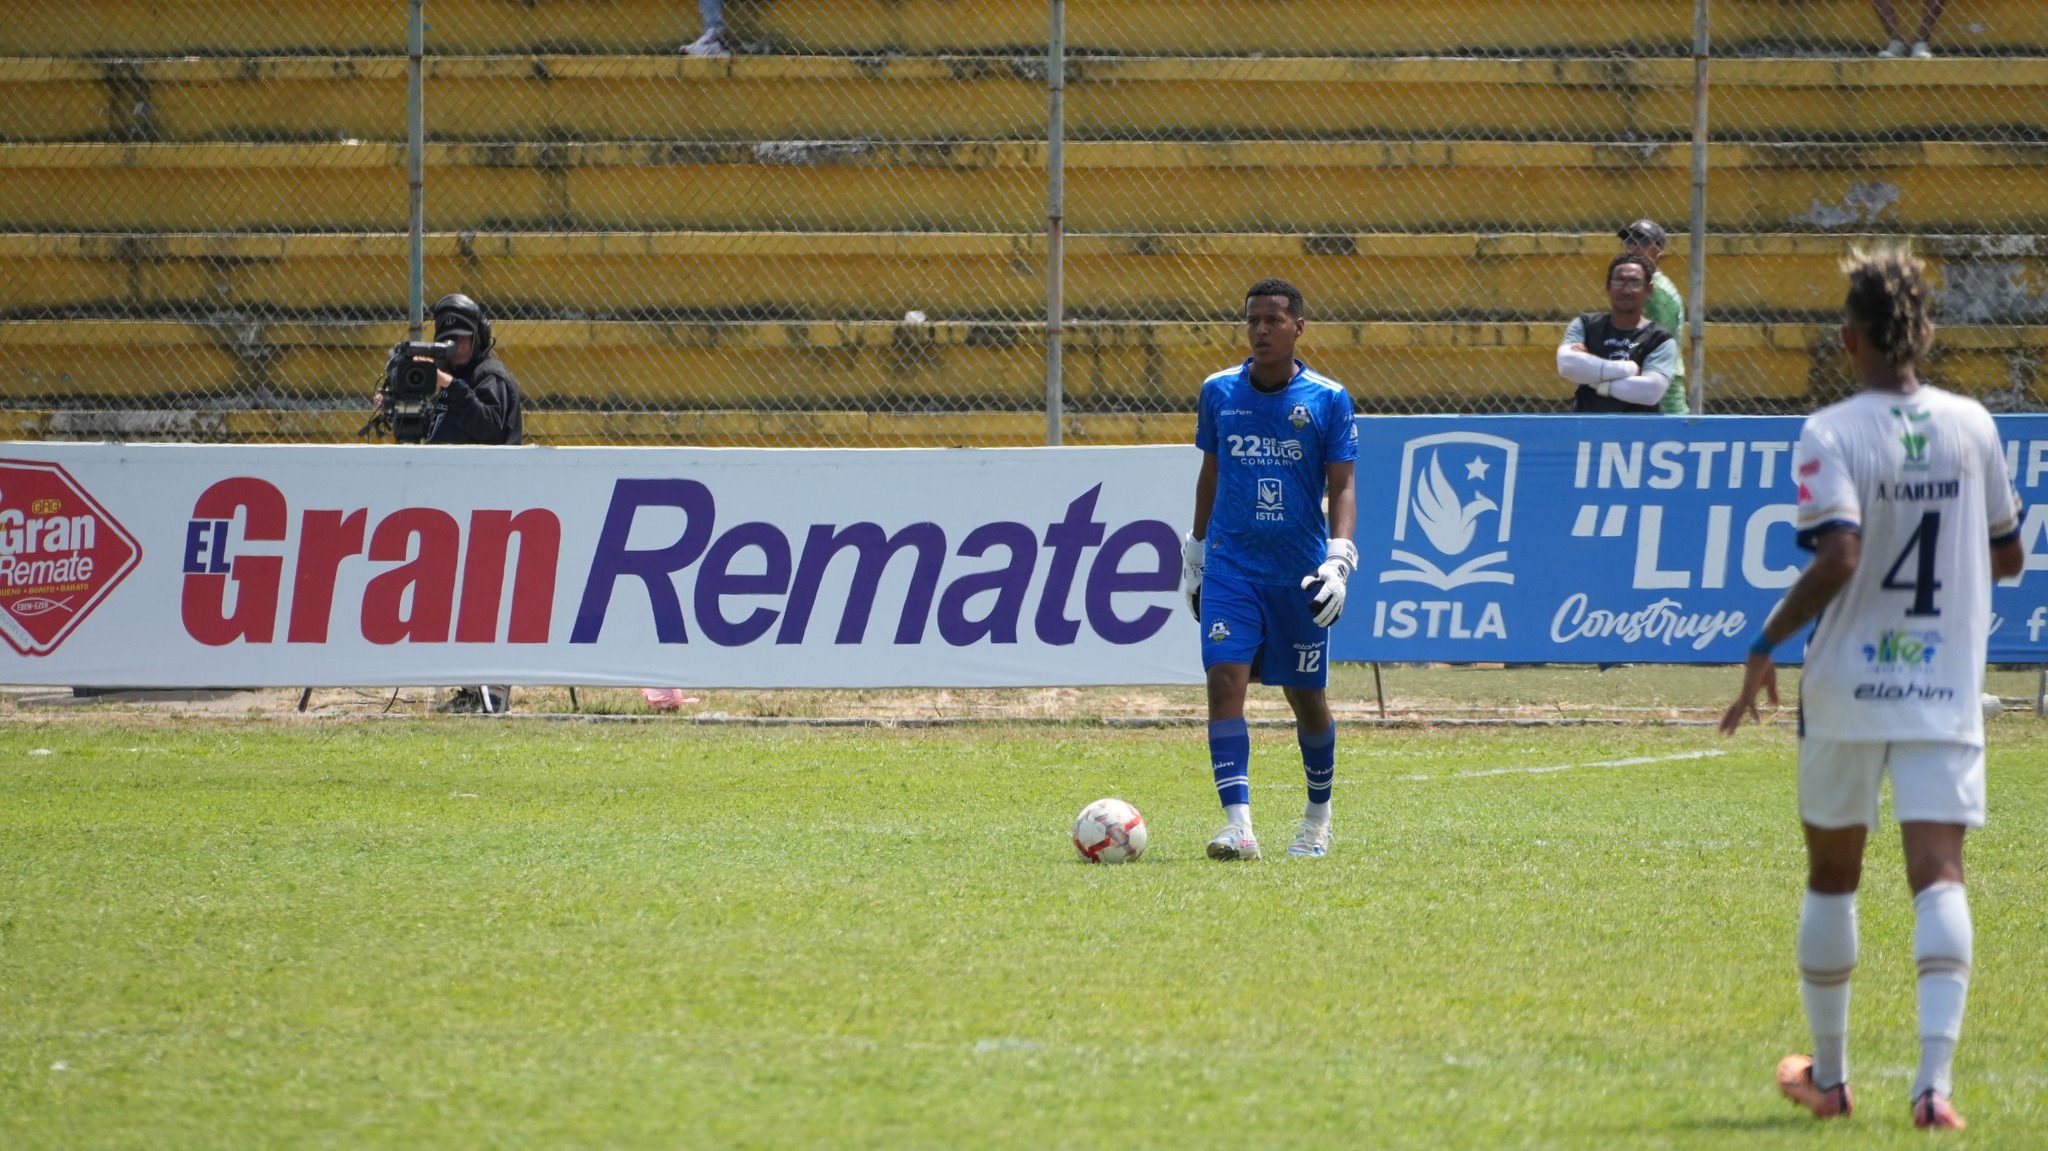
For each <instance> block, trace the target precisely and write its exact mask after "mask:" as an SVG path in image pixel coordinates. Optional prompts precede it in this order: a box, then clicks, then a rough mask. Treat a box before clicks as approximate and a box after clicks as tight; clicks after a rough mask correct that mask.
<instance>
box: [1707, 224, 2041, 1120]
mask: <svg viewBox="0 0 2048 1151" xmlns="http://www.w3.org/2000/svg"><path fill="white" fill-rule="evenodd" d="M1843 270H1844V271H1845V272H1847V273H1848V276H1849V297H1848V302H1847V306H1846V309H1845V311H1846V319H1845V322H1844V323H1843V325H1842V344H1843V347H1844V349H1845V350H1846V351H1847V352H1848V355H1849V360H1850V363H1851V364H1852V366H1853V367H1854V369H1855V372H1856V375H1857V378H1858V380H1859V381H1860V383H1861V385H1862V390H1861V391H1859V392H1857V393H1856V394H1855V395H1854V396H1852V397H1850V398H1849V399H1847V400H1844V401H1842V402H1841V403H1839V404H1835V405H1833V406H1831V407H1828V408H1824V409H1822V410H1821V411H1818V412H1815V413H1814V414H1813V415H1812V416H1810V417H1808V418H1807V421H1806V427H1805V428H1804V430H1803V431H1802V432H1801V433H1800V437H1799V447H1798V450H1797V451H1796V452H1795V454H1794V461H1795V462H1794V467H1795V471H1796V472H1797V475H1798V480H1799V524H1798V531H1799V543H1800V545H1801V546H1802V547H1806V548H1808V549H1810V550H1812V551H1813V553H1814V559H1813V562H1812V563H1811V564H1810V565H1808V567H1807V568H1806V570H1805V571H1804V572H1802V573H1800V576H1799V579H1798V582H1796V583H1794V584H1793V585H1792V588H1791V590H1790V591H1788V592H1786V593H1785V598H1784V599H1783V600H1780V601H1779V603H1778V606H1777V607H1776V608H1775V609H1773V610H1772V612H1771V615H1770V618H1768V619H1767V620H1765V621H1764V626H1763V630H1762V632H1761V633H1760V634H1759V635H1758V636H1757V639H1756V642H1755V643H1754V644H1753V645H1751V647H1750V649H1749V661H1748V664H1747V666H1746V667H1745V669H1744V672H1743V680H1742V693H1741V694H1740V695H1738V696H1737V697H1736V698H1735V702H1734V703H1732V704H1730V705H1729V706H1728V710H1727V711H1726V712H1725V713H1724V714H1723V715H1722V716H1721V730H1722V731H1723V732H1724V733H1732V732H1733V731H1735V729H1736V728H1737V727H1739V726H1740V725H1741V723H1742V717H1743V716H1744V715H1745V714H1747V715H1752V716H1754V715H1756V698H1757V692H1758V691H1759V690H1760V689H1761V690H1764V691H1766V692H1768V693H1769V696H1770V700H1771V702H1772V703H1773V704H1775V703H1777V702H1778V680H1777V671H1776V668H1775V666H1774V665H1773V664H1772V662H1771V649H1772V648H1774V647H1776V646H1777V645H1778V644H1780V643H1783V642H1784V641H1785V640H1787V639H1790V638H1792V636H1793V635H1794V634H1796V633H1797V632H1798V631H1799V630H1800V629H1802V628H1804V627H1805V626H1806V625H1807V624H1808V623H1809V622H1810V621H1812V620H1813V619H1814V618H1815V617H1819V618H1820V623H1819V625H1818V626H1817V627H1816V628H1815V629H1814V633H1813V638H1812V639H1811V640H1810V641H1809V642H1808V644H1807V647H1806V674H1805V677H1804V678H1803V679H1802V681H1801V683H1800V691H1799V817H1800V819H1801V820H1802V821H1803V822H1804V824H1805V828H1806V856H1807V879H1806V900H1805V903H1804V904H1803V906H1802V907H1801V909H1800V914H1799V936H1798V955H1799V975H1800V992H1801V998H1802V999H1803V1000H1804V1002H1805V1006H1806V1019H1807V1024H1808V1027H1809V1028H1810V1029H1811V1031H1812V1033H1813V1054H1812V1056H1811V1057H1808V1056H1804V1055H1788V1056H1786V1057H1785V1059H1784V1060H1783V1061H1782V1062H1780V1063H1779V1064H1778V1087H1779V1089H1780V1090H1782V1091H1783V1092H1784V1093H1785V1095H1786V1096H1787V1097H1789V1098H1791V1099H1792V1100H1793V1101H1794V1102H1796V1103H1798V1104H1800V1105H1802V1106H1804V1107H1806V1108H1807V1109H1808V1110H1810V1111H1812V1112H1813V1113H1814V1115H1816V1116H1818V1117H1821V1118H1831V1117H1834V1116H1845V1115H1848V1114H1849V1112H1850V1109H1851V1107H1852V1101H1851V1099H1850V1095H1849V1066H1848V1035H1849V977H1850V974H1851V973H1852V972H1853V971H1854V970H1855V967H1856V946H1857V941H1856V885H1857V881H1858V880H1859V879H1860V878H1861V877H1862V871H1863V845H1864V840H1865V838H1866V837H1867V836H1868V835H1869V833H1870V829H1871V828H1873V827H1875V826H1876V825H1877V811H1878V790H1879V787H1880V785H1881V782H1882V780H1883V778H1884V777H1885V776H1887V775H1889V776H1890V777H1891V781H1892V806H1893V809H1894V812H1895V814H1896V815H1897V816H1898V820H1899V830H1900V833H1901V836H1902V838H1903V839H1904V843H1905V852H1906V880H1907V883H1908V884H1909V885H1910V886H1911V888H1912V890H1913V916H1914V928H1913V959H1914V961H1915V963H1916V964H1917V965H1918V967H1919V973H1920V976H1919V1004H1920V1069H1919V1073H1918V1074H1917V1075H1916V1076H1915V1077H1914V1080H1913V1088H1912V1091H1911V1093H1910V1097H1911V1099H1912V1109H1913V1122H1914V1125H1915V1126H1918V1127H1933V1128H1960V1127H1962V1126H1963V1119H1962V1117H1961V1116H1960V1115H1958V1114H1957V1113H1956V1110H1955V1107H1954V1105H1953V1103H1952V1102H1951V1101H1950V1096H1951V1094H1952V1091H1951V1083H1950V1070H1949V1069H1950V1064H1951V1061H1952V1060H1953V1058H1954V1055H1955V1047H1956V1040H1957V1038H1958V1037H1959V1036H1960V1035H1961V1034H1962V1024H1963V1004H1964V1000H1965V999H1966V997H1967V996H1968V993H1969V986H1970V949H1971V928H1970V905H1969V901H1968V899H1967V897H1966V896H1965V894H1964V889H1963V835H1964V832H1965V831H1966V830H1967V829H1969V828H1972V827H1982V826H1983V825H1984V714H1983V708H1982V702H1981V693H1982V691H1983V686H1984V657H1985V649H1986V646H1987V643H1988V641H1989V635H1990V624H1991V582H1992V581H1993V580H1994V579H2003V578H2006V577H2008V576H2014V575H2018V574H2019V573H2020V571H2021V569H2022V567H2023V565H2024V563H2025V559H2026V556H2025V553H2024V551H2023V550H2022V549H2021V547H2020V543H2019V512H2020V508H2019V500H2018V497H2017V495H2016V494H2015V493H2014V491H2013V487H2012V481H2011V479H2010V477H2009V475H2008V473H2007V471H2006V465H2005V457H2004V453H2003V451H2002V450H2001V448H2000V445H1999V440H1998V432H1997V429H1996V428H1995V427H1994V426H1993V424H1992V422H1991V416H1990V414H1989V413H1987V412H1986V411H1985V410H1984V408H1983V406H1982V405H1981V404H1979V403H1977V402H1976V401H1975V400H1971V399H1966V398H1964V397H1962V396H1958V395H1955V394H1953V393H1950V392H1945V391H1942V390H1941V389H1940V388H1936V387H1932V386H1930V385H1927V384H1923V383H1921V382H1920V381H1919V379H1918V378H1917V377H1916V376H1915V375H1914V370H1913V366H1914V363H1915V362H1916V361H1917V360H1919V359H1920V358H1922V357H1923V356H1925V355H1926V354H1927V349H1928V346H1929V345H1930V344H1931V343H1932V341H1933V338H1934V325H1933V322H1932V321H1931V320H1930V319H1929V311H1928V305H1929V299H1928V297H1929V295H1930V292H1929V288H1928V284H1927V281H1926V278H1925V274H1924V270H1923V268H1922V266H1921V264H1920V262H1919V261H1918V260H1916V259H1914V258H1913V257H1911V256H1909V255H1907V254H1905V253H1903V252H1897V251H1880V252H1876V253H1872V254H1866V253H1861V252H1859V253H1856V254H1854V255H1852V256H1851V257H1850V258H1849V259H1848V260H1847V261H1845V262H1844V264H1843ZM1823 609H1825V613H1823Z"/></svg>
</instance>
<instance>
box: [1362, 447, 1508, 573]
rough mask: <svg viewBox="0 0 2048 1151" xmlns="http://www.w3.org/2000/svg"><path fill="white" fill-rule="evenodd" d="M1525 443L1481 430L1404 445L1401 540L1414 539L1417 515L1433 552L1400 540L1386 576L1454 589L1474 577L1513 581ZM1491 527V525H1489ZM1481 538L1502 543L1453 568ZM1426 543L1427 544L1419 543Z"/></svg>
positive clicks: (1398, 513) (1398, 515)
mask: <svg viewBox="0 0 2048 1151" xmlns="http://www.w3.org/2000/svg"><path fill="white" fill-rule="evenodd" d="M1520 452H1521V448H1520V445H1518V444H1517V443H1515V442H1514V441H1513V440H1506V439H1502V438H1501V437H1499V436H1489V435H1483V434H1481V433H1478V432H1442V433H1439V434H1437V435H1433V436H1420V437H1418V438H1416V439H1412V440H1409V441H1408V442H1407V444H1406V445H1404V446H1403V447H1402V449H1401V490H1400V499H1399V503H1398V504H1397V506H1396V509H1395V512H1394V541H1395V542H1396V543H1407V542H1408V528H1409V525H1410V522H1411V520H1412V521H1413V524H1414V526H1415V527H1416V528H1417V529H1418V530H1419V534H1420V535H1421V537H1422V539H1423V540H1426V541H1427V542H1428V547H1429V550H1431V551H1433V552H1435V553H1437V557H1438V558H1435V559H1432V558H1430V557H1428V556H1424V555H1421V554H1418V552H1416V551H1410V550H1408V549H1406V548H1399V547H1397V548H1394V549H1393V550H1392V553H1391V555H1390V557H1389V558H1390V559H1391V560H1392V561H1393V562H1394V563H1395V564H1398V565H1401V566H1397V567H1391V568H1388V569H1386V570H1385V571H1382V572H1380V582H1381V583H1403V582H1408V583H1424V584H1428V585H1430V586H1431V587H1436V588H1441V589H1443V590H1445V591H1449V590H1450V589H1451V588H1454V587H1460V586H1462V585H1465V584H1474V583H1503V584H1512V583H1514V582H1515V577H1514V574H1513V573H1512V572H1507V571H1501V570H1497V568H1496V565H1498V564H1504V563H1506V562H1507V558H1508V553H1507V550H1506V549H1505V548H1503V547H1501V546H1500V545H1503V544H1506V543H1507V542H1508V537H1509V534H1510V533H1511V531H1512V530H1513V527H1514V517H1515V469H1516V465H1517V462H1518V460H1519V457H1520ZM1489 529H1490V530H1489ZM1475 543H1478V544H1479V545H1480V546H1482V547H1484V546H1487V545H1488V544H1489V543H1490V544H1491V545H1492V546H1493V547H1494V548H1495V549H1496V550H1493V551H1488V552H1484V553H1483V554H1480V555H1476V556H1473V557H1471V558H1470V559H1465V560H1463V561H1462V562H1459V563H1457V564H1456V566H1453V567H1451V568H1450V569H1449V570H1445V567H1444V566H1443V565H1444V564H1448V563H1450V562H1451V561H1452V560H1453V559H1457V558H1458V557H1462V556H1464V555H1465V553H1466V552H1467V551H1468V550H1470V549H1471V548H1472V547H1473V545H1474V544H1475ZM1416 546H1417V547H1418V548H1419V547H1420V546H1421V545H1420V544H1417V545H1416Z"/></svg>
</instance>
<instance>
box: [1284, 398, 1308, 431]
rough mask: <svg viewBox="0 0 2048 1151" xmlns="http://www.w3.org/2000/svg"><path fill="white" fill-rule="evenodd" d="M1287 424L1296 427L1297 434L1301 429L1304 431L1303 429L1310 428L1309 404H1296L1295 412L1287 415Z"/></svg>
mask: <svg viewBox="0 0 2048 1151" xmlns="http://www.w3.org/2000/svg"><path fill="white" fill-rule="evenodd" d="M1287 422H1288V423H1290V424H1293V425H1294V430H1295V431H1297V432H1298V431H1300V430H1301V429H1303V428H1305V427H1307V426H1308V405H1307V404H1296V405H1294V410H1293V411H1291V412H1289V413H1287Z"/></svg>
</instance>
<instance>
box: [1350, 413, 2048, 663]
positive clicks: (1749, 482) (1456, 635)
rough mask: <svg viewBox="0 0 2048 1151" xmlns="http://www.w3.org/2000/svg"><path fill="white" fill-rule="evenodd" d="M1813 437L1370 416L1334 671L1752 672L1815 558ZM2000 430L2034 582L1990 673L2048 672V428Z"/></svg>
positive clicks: (2009, 587)
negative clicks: (1803, 491)
mask: <svg viewBox="0 0 2048 1151" xmlns="http://www.w3.org/2000/svg"><path fill="white" fill-rule="evenodd" d="M1801 422H1802V421H1801V420H1800V418H1799V417H1795V416H1707V417H1698V418H1671V417H1656V416H1364V417H1361V418H1360V419H1359V421H1358V438H1359V444H1358V534H1357V541H1358V551H1359V570H1358V573H1357V574H1356V575H1355V576H1353V577H1352V580H1351V595H1350V602H1349V603H1348V604H1347V605H1346V606H1345V610H1344V616H1343V618H1342V619H1341V620H1339V621H1338V623H1337V626H1336V628H1335V632H1334V635H1333V636H1332V643H1331V657H1332V658H1334V659H1340V660H1381V661H1439V660H1440V661H1446V662H1453V663H1462V662H1480V661H1500V662H1506V663H1539V662H1551V663H1589V662H1616V663H1619V662H1629V663H1740V662H1741V661H1742V659H1743V658H1744V654H1745V652H1746V650H1747V648H1748V645H1749V642H1750V639H1751V637H1752V636H1753V635H1754V634H1755V630H1756V627H1757V626H1758V625H1759V624H1760V623H1761V622H1762V620H1763V618H1764V616H1765V615H1767V614H1768V613H1769V612H1770V610H1771V607H1772V605H1774V604H1776V603H1777V601H1778V598H1779V597H1780V596H1781V595H1783V594H1784V590H1785V589H1786V588H1787V587H1790V586H1791V585H1792V581H1793V580H1795V579H1797V578H1798V576H1799V571H1800V569H1801V568H1802V567H1804V566H1805V564H1806V561H1807V559H1808V558H1809V557H1808V554H1807V553H1806V552H1804V551H1801V550H1800V549H1799V547H1798V545H1797V543H1796V542H1795V541H1794V538H1793V537H1794V526H1793V525H1794V518H1795V507H1794V500H1795V497H1796V493H1797V491H1798V481H1797V479H1796V478H1795V477H1794V476H1793V475H1792V448H1793V445H1794V444H1795V443H1797V442H1798V439H1799V429H1800V424H1801ZM1998 426H1999V431H2000V433H2001V436H2002V438H2003V439H2004V441H2005V452H2006V465H2007V469H2008V470H2009V471H2010V473H2011V474H2012V478H2013V482H2014V484H2015V485H2016V486H2017V487H2018V489H2019V493H2020V498H2021V500H2022V501H2023V503H2024V504H2025V506H2026V509H2027V510H2026V513H2025V519H2024V520H2023V521H2022V529H2021V536H2020V542H2021V543H2022V545H2023V546H2024V547H2025V548H2026V551H2027V568H2026V571H2025V572H2023V573H2022V574H2021V576H2020V577H2019V578H2018V579H2016V580H2011V581H2006V582H2004V583H2001V584H1999V585H1998V587H1997V588H1996V589H1995V591H1994V592H1993V595H1992V621H1991V654H1990V658H1991V661H1992V662H1994V663H2048V416H2041V415H2023V416H2001V417H1999V419H1998ZM1779 654H1780V655H1781V657H1782V658H1784V659H1785V660H1786V661H1787V662H1797V661H1798V659H1799V645H1798V644H1787V645H1785V646H1784V647H1783V648H1781V649H1780V653H1779Z"/></svg>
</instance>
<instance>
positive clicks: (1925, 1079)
mask: <svg viewBox="0 0 2048 1151" xmlns="http://www.w3.org/2000/svg"><path fill="white" fill-rule="evenodd" d="M1973 935H1974V933H1973V932H1972V930H1971V927H1970V897H1969V895H1968V894H1967V893H1966V892H1965V891H1964V890H1963V885H1962V884H1960V883H1937V884H1934V885H1933V886H1931V887H1929V888H1928V889H1927V890H1925V891H1923V892H1921V893H1920V894H1918V895H1916V896H1914V897H1913V962H1914V963H1915V964H1916V965H1918V966H1919V968H1920V1073H1919V1074H1918V1075H1916V1076H1914V1077H1913V1094H1912V1098H1914V1099H1918V1098H1920V1095H1921V1093H1922V1092H1925V1091H1928V1090H1933V1091H1938V1092H1940V1093H1941V1094H1943V1095H1951V1094H1953V1093H1954V1092H1953V1091H1952V1090H1951V1088H1952V1086H1953V1084H1952V1083H1951V1082H1950V1074H1949V1071H1950V1066H1951V1065H1952V1063H1953V1062H1954V1060H1955V1054H1956V1040H1958V1039H1960V1038H1962V1035H1963V1005H1964V1003H1965V1002H1966V1001H1967V1000H1968V999H1969V997H1970V955H1971V951H1972V950H1973V946H1972V937H1973Z"/></svg>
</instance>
